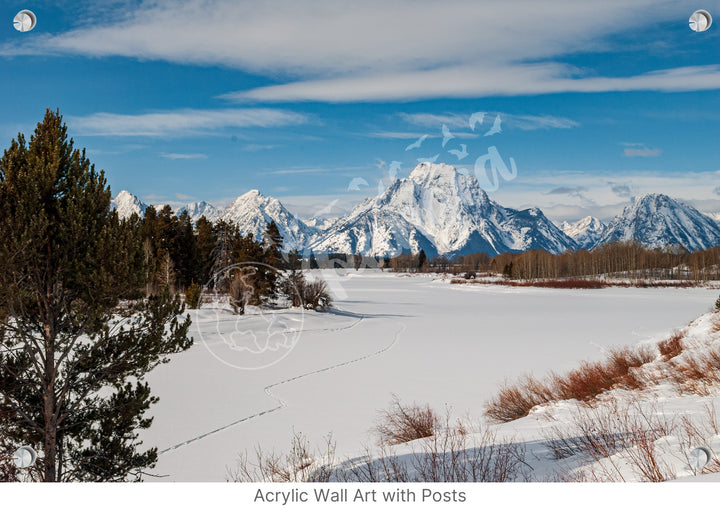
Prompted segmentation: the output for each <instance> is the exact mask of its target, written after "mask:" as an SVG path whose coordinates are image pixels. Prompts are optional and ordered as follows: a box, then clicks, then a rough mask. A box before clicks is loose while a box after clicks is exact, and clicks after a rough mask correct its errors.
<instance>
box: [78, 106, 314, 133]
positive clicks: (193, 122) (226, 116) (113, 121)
mask: <svg viewBox="0 0 720 517" xmlns="http://www.w3.org/2000/svg"><path fill="white" fill-rule="evenodd" d="M67 119H68V125H69V126H70V127H71V128H72V129H73V131H74V132H76V133H77V134H81V135H92V136H110V135H112V136H151V137H182V136H189V135H199V134H208V133H212V132H213V131H217V130H220V129H224V128H240V127H264V128H267V127H278V126H287V125H296V124H303V123H305V122H306V121H307V118H306V117H305V116H304V115H302V114H300V113H295V112H293V111H287V110H275V109H261V108H258V109H223V110H195V109H182V110H177V111H163V112H155V113H146V114H142V115H124V114H119V113H94V114H92V115H86V116H83V117H67Z"/></svg>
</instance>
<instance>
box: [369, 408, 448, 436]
mask: <svg viewBox="0 0 720 517" xmlns="http://www.w3.org/2000/svg"><path fill="white" fill-rule="evenodd" d="M437 425H438V416H437V415H436V414H435V412H434V411H433V410H432V409H431V408H430V406H429V405H428V404H425V405H424V406H419V405H417V404H412V405H410V406H403V405H402V404H401V403H400V399H399V398H397V397H393V401H392V402H391V403H390V407H389V408H388V409H386V410H384V411H382V412H381V419H380V422H379V423H378V425H377V427H376V428H375V430H376V431H377V434H378V435H379V436H380V442H381V443H383V444H387V445H397V444H399V443H405V442H411V441H413V440H417V439H419V438H427V437H428V436H433V435H434V434H435V428H436V427H437Z"/></svg>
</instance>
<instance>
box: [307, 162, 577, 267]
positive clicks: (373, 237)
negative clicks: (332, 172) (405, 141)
mask: <svg viewBox="0 0 720 517" xmlns="http://www.w3.org/2000/svg"><path fill="white" fill-rule="evenodd" d="M575 246H576V245H575V242H574V241H573V240H572V239H570V238H569V237H568V236H567V235H565V234H563V233H562V232H561V231H560V230H559V229H558V228H557V227H556V226H555V225H554V224H553V223H551V222H550V221H549V220H548V219H547V218H546V217H545V216H544V214H543V213H542V211H540V210H539V209H537V208H532V209H527V210H521V211H519V210H512V209H508V208H504V207H502V206H500V205H499V204H497V203H495V202H494V201H492V200H491V199H490V198H489V197H488V195H487V194H486V193H485V191H484V190H482V189H481V188H480V186H479V184H478V182H477V179H476V178H475V177H474V176H471V175H465V174H460V173H458V172H457V170H455V168H454V167H452V166H450V165H445V164H432V163H422V164H420V165H418V166H417V167H416V168H415V169H414V170H413V171H412V173H410V176H409V177H408V178H404V179H400V180H396V181H395V182H394V183H392V184H391V185H390V186H389V187H388V188H387V190H386V191H385V192H384V193H382V194H380V195H379V196H377V197H376V198H374V199H368V200H366V201H364V202H363V203H361V204H360V205H358V206H357V207H356V208H355V209H354V210H353V211H352V213H350V215H348V216H346V217H344V218H342V219H340V220H338V221H337V222H335V223H334V224H333V225H332V226H331V227H330V228H328V230H327V231H325V232H323V233H322V234H321V235H319V236H318V238H316V239H315V240H314V241H313V242H312V243H311V244H310V247H311V248H312V249H313V250H316V251H328V252H338V253H358V252H360V253H364V254H371V255H376V256H386V255H396V254H398V253H402V252H408V251H410V252H413V253H417V252H418V251H419V250H420V249H423V250H425V253H426V254H428V255H438V254H441V255H453V254H463V253H478V252H484V253H488V254H489V255H497V254H499V253H504V252H506V251H524V250H528V249H534V248H540V249H546V250H548V251H551V252H553V253H561V252H563V251H565V250H566V249H568V248H574V247H575Z"/></svg>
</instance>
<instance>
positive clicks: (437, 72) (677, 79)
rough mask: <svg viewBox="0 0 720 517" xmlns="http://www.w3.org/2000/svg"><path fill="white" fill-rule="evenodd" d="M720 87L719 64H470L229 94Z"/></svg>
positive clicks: (354, 97) (387, 97)
mask: <svg viewBox="0 0 720 517" xmlns="http://www.w3.org/2000/svg"><path fill="white" fill-rule="evenodd" d="M718 88H720V67H719V66H717V65H708V66H696V67H682V68H673V69H667V70H657V71H653V72H649V73H645V74H641V75H635V76H631V77H585V78H577V76H576V72H575V71H574V70H571V69H570V68H568V67H567V66H564V65H561V64H559V63H541V64H531V65H497V66H492V65H482V64H480V65H466V66H455V67H449V68H438V69H433V70H423V71H413V72H405V73H397V74H383V75H373V76H352V77H342V78H333V79H317V80H310V81H298V82H294V83H288V84H281V85H274V86H265V87H261V88H256V89H253V90H248V91H241V92H234V93H231V94H226V95H225V96H224V97H225V98H227V99H230V100H236V101H247V100H254V101H266V102H279V101H328V102H354V101H393V100H395V101H399V100H405V101H407V100H417V99H427V98H434V97H457V98H466V97H484V96H513V95H537V94H544V93H561V92H586V93H592V92H610V91H665V92H684V91H698V90H715V89H718Z"/></svg>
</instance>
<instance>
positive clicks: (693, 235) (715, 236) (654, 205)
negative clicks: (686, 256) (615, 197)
mask: <svg viewBox="0 0 720 517" xmlns="http://www.w3.org/2000/svg"><path fill="white" fill-rule="evenodd" d="M631 240H634V241H636V242H638V243H640V244H641V245H642V246H644V247H646V248H654V249H657V248H664V247H666V246H674V245H681V246H684V247H685V248H687V249H688V250H691V251H696V250H700V249H705V248H709V247H712V246H718V245H720V225H719V224H718V223H717V222H715V221H714V220H712V219H711V218H710V217H708V216H706V215H703V214H701V213H700V212H699V211H698V210H696V209H695V208H693V207H691V206H688V205H685V204H683V203H680V202H679V201H677V200H675V199H672V198H670V197H668V196H666V195H664V194H646V195H644V196H641V197H639V198H637V199H636V200H635V202H634V203H633V204H632V205H630V206H627V207H625V209H624V210H623V213H622V214H621V215H619V216H617V217H615V219H613V220H612V221H611V222H610V224H609V225H608V227H607V228H606V229H605V231H604V232H603V234H602V236H601V237H600V239H599V240H598V242H597V243H596V245H595V246H601V245H603V244H605V243H608V242H612V241H631Z"/></svg>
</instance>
